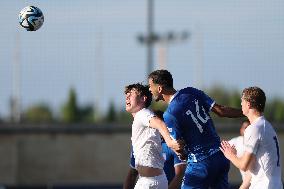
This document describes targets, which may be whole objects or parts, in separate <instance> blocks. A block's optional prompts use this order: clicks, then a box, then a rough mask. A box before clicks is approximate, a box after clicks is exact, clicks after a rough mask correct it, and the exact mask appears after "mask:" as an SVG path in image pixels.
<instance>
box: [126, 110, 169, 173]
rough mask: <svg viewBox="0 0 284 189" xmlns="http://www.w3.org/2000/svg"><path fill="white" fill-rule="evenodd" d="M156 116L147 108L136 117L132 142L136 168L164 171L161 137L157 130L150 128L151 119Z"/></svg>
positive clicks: (133, 124)
mask: <svg viewBox="0 0 284 189" xmlns="http://www.w3.org/2000/svg"><path fill="white" fill-rule="evenodd" d="M154 116H155V115H154V113H153V112H151V111H150V110H149V109H146V108H143V109H141V110H140V111H138V112H137V113H136V114H135V116H134V120H133V123H132V137H131V141H132V146H133V154H134V157H135V167H136V168H137V166H147V167H153V168H159V169H163V166H164V159H163V157H162V147H161V135H160V133H159V131H158V130H157V129H154V128H151V127H150V119H151V118H153V117H154Z"/></svg>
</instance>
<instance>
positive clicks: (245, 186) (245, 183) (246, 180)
mask: <svg viewBox="0 0 284 189" xmlns="http://www.w3.org/2000/svg"><path fill="white" fill-rule="evenodd" d="M250 181H251V173H250V171H246V172H245V176H244V180H243V182H242V184H241V186H240V188H239V189H248V188H249V187H250Z"/></svg>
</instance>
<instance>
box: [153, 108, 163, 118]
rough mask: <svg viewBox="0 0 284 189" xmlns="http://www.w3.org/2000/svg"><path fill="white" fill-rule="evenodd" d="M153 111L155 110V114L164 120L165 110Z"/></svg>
mask: <svg viewBox="0 0 284 189" xmlns="http://www.w3.org/2000/svg"><path fill="white" fill-rule="evenodd" d="M153 112H154V114H155V115H156V116H157V117H158V118H160V119H161V120H164V118H163V114H164V112H163V111H161V110H154V111H153Z"/></svg>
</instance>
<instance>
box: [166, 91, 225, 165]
mask: <svg viewBox="0 0 284 189" xmlns="http://www.w3.org/2000/svg"><path fill="white" fill-rule="evenodd" d="M214 104H215V101H214V100H212V99H211V98H210V97H209V96H207V95H206V94H205V93H204V92H203V91H201V90H198V89H195V88H192V87H188V88H185V89H182V90H180V91H178V92H177V93H176V94H175V95H174V97H173V99H172V101H171V102H170V104H169V106H168V108H167V110H166V111H165V113H164V115H163V117H164V121H165V123H166V125H167V127H168V129H169V131H170V134H171V135H172V137H173V138H175V139H183V140H185V143H186V151H187V153H188V162H199V161H201V160H203V159H205V158H207V157H209V156H211V155H212V154H214V153H216V152H217V151H219V145H220V138H219V136H218V135H217V133H216V131H215V127H214V124H213V121H212V119H211V117H210V115H209V112H210V111H211V108H212V107H213V106H214Z"/></svg>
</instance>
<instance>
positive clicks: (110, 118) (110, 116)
mask: <svg viewBox="0 0 284 189" xmlns="http://www.w3.org/2000/svg"><path fill="white" fill-rule="evenodd" d="M116 119H117V115H116V109H115V105H114V102H113V101H111V102H110V104H109V107H108V110H107V113H106V117H105V121H106V122H115V121H116Z"/></svg>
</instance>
